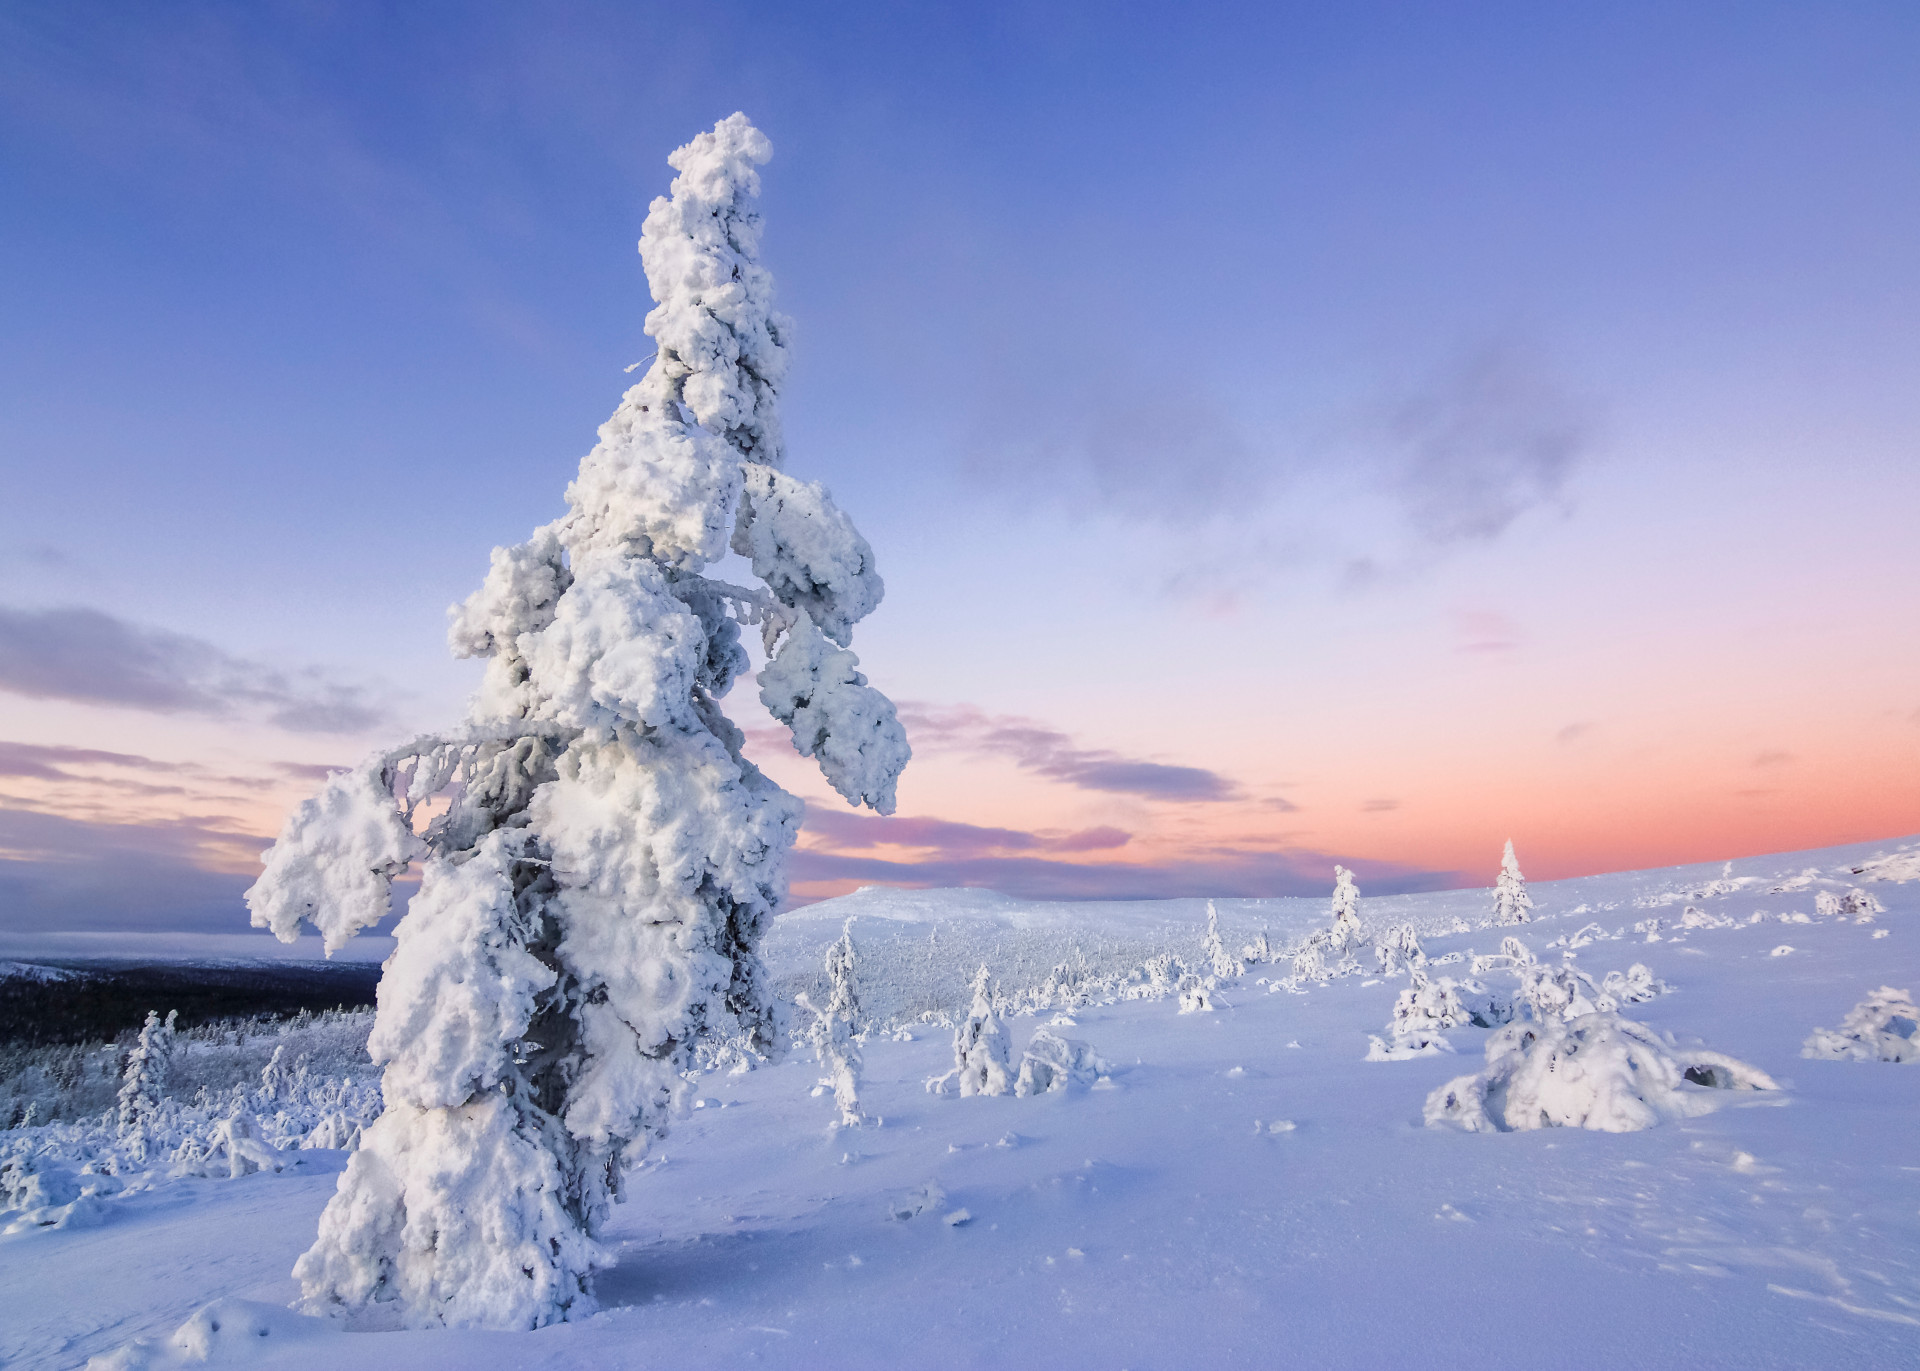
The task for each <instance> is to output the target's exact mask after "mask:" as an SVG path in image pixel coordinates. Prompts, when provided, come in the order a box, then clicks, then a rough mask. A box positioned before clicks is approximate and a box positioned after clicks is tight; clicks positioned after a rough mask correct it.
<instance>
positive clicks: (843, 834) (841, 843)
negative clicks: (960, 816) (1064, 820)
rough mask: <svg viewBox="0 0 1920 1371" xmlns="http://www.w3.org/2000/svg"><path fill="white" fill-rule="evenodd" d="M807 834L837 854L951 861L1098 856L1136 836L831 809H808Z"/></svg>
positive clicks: (1123, 832) (1100, 830)
mask: <svg viewBox="0 0 1920 1371" xmlns="http://www.w3.org/2000/svg"><path fill="white" fill-rule="evenodd" d="M805 831H806V832H807V834H809V835H811V836H812V837H815V838H819V839H821V840H823V841H824V842H825V844H826V846H827V847H828V848H831V849H833V850H835V851H840V852H846V851H849V850H863V849H872V848H878V847H901V848H911V849H920V850H929V851H933V852H937V853H939V854H941V855H942V856H943V857H948V858H962V857H976V856H980V855H983V854H986V853H989V852H1003V853H1004V852H1062V853H1066V852H1098V851H1105V850H1109V849H1112V848H1117V847H1125V846H1126V845H1127V843H1129V842H1130V841H1132V838H1133V835H1132V834H1131V833H1128V832H1127V831H1126V830H1124V829H1119V828H1112V827H1101V828H1087V829H1080V830H1078V831H1076V832H1071V833H1063V832H1053V833H1028V832H1025V831H1024V830H1021V829H1016V828H987V827H982V826H980V825H977V824H963V823H956V822H954V821H952V820H950V819H927V818H920V819H903V818H894V819H882V818H877V817H875V816H873V815H869V814H856V813H851V812H848V811H846V810H841V809H835V808H831V807H829V806H826V805H820V806H816V807H811V808H809V809H808V810H807V817H806V825H805Z"/></svg>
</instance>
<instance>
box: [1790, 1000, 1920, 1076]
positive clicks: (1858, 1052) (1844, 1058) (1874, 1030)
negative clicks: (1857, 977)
mask: <svg viewBox="0 0 1920 1371" xmlns="http://www.w3.org/2000/svg"><path fill="white" fill-rule="evenodd" d="M1800 1055H1801V1056H1803V1057H1814V1058H1818V1059H1822V1060H1826V1061H1835V1062H1911V1061H1920V1009H1916V1008H1915V1007H1914V1003H1913V996H1912V995H1911V994H1910V993H1909V992H1907V991H1905V990H1895V989H1894V988H1893V987H1892V986H1890V985H1883V986H1881V987H1880V988H1879V989H1878V990H1875V991H1871V992H1870V993H1869V994H1868V995H1867V998H1866V999H1864V1000H1862V1001H1860V1003H1859V1004H1857V1005H1855V1006H1854V1007H1853V1008H1852V1009H1851V1010H1849V1011H1848V1012H1847V1016H1846V1017H1845V1018H1844V1019H1842V1020H1840V1027H1838V1028H1816V1029H1814V1030H1813V1035H1812V1036H1811V1037H1809V1038H1808V1039H1807V1042H1806V1046H1804V1047H1802V1048H1801V1049H1800Z"/></svg>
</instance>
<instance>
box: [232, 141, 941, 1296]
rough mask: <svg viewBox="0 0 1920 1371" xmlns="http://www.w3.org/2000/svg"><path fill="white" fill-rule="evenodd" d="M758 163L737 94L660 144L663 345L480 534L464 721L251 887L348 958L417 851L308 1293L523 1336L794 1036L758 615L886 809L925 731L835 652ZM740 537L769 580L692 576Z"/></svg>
mask: <svg viewBox="0 0 1920 1371" xmlns="http://www.w3.org/2000/svg"><path fill="white" fill-rule="evenodd" d="M770 153H771V149H770V147H769V145H768V143H767V140H766V139H765V137H763V136H762V135H761V134H760V132H759V131H758V130H757V129H755V128H754V127H753V126H752V125H751V124H750V123H748V121H747V120H746V118H745V116H743V115H738V114H736V115H733V116H731V117H729V118H727V119H723V120H721V121H720V123H719V124H717V125H716V126H715V127H714V129H713V130H712V132H710V133H704V134H702V135H700V136H699V137H698V138H696V139H695V140H694V141H693V142H692V143H690V144H688V145H687V146H686V147H684V148H681V149H680V150H679V151H677V152H675V153H674V154H673V156H672V157H670V158H669V159H668V160H669V161H670V163H671V164H672V166H673V167H674V169H675V171H676V172H678V173H679V174H678V176H677V177H676V178H675V180H674V182H673V186H672V193H671V195H670V196H666V197H662V198H659V199H656V200H655V201H654V202H653V204H652V206H651V208H650V210H649V212H648V215H647V219H646V224H645V227H644V230H643V233H642V237H641V243H640V253H641V258H642V261H643V263H644V265H645V268H646V272H647V279H648V282H649V284H650V286H651V287H652V290H653V294H654V298H655V300H656V301H657V302H658V304H657V307H656V308H655V309H654V310H653V311H652V313H650V314H649V315H648V316H647V321H646V331H647V333H648V334H649V335H650V336H651V337H652V338H653V339H654V340H655V341H656V343H657V344H658V353H657V355H656V357H655V359H654V361H653V364H652V366H651V367H650V368H649V369H648V370H647V372H646V374H645V376H644V377H643V378H642V379H641V381H640V382H639V384H638V385H636V386H634V387H633V388H632V389H631V390H629V391H628V392H627V393H626V395H625V396H624V397H623V398H622V400H621V402H620V405H619V408H618V409H617V410H616V411H615V413H614V415H613V417H612V418H611V419H609V420H608V421H607V423H606V424H604V425H603V426H602V427H601V429H600V432H599V442H598V443H597V444H596V446H595V447H594V448H593V450H592V451H591V452H589V453H588V454H587V456H586V457H585V458H584V459H583V460H582V461H581V464H580V470H579V474H578V476H577V478H576V479H575V480H574V482H573V483H572V485H571V486H569V487H568V490H567V503H568V512H567V513H566V514H565V515H563V516H562V517H561V518H560V519H558V520H556V521H555V522H553V523H551V524H548V525H546V526H545V527H543V528H540V529H538V530H536V531H535V532H534V534H533V536H532V537H531V538H530V539H529V540H528V541H527V542H525V543H522V544H520V545H519V546H517V547H511V548H500V549H496V550H495V552H494V554H493V558H492V564H491V567H490V569H489V571H488V573H487V576H486V579H485V581H484V583H483V584H482V585H481V587H480V589H479V590H478V591H476V592H475V593H474V595H473V596H472V597H470V598H469V599H468V600H467V601H466V602H465V603H464V604H462V605H460V606H458V607H457V608H456V609H455V610H453V611H452V622H451V624H450V628H449V633H448V641H449V644H450V646H451V647H452V649H453V651H454V652H455V653H456V654H457V655H460V656H469V657H482V658H485V659H486V660H487V668H486V674H485V677H484V678H483V683H482V685H481V687H480V690H479V692H478V693H477V694H476V696H475V697H474V700H473V703H472V706H471V709H470V713H469V717H468V719H467V722H466V723H465V725H464V726H463V727H461V728H459V729H457V730H455V731H453V732H451V733H448V734H443V735H435V736H428V737H424V738H421V739H418V740H416V741H415V742H412V743H409V744H407V745H406V746H404V747H400V748H396V749H393V750H392V751H389V752H385V753H381V754H378V755H376V756H374V757H372V758H370V759H368V760H367V761H366V762H364V763H362V764H361V765H360V766H358V767H356V768H354V769H353V770H351V771H347V772H342V773H338V774H336V775H335V776H334V777H333V778H332V779H330V780H329V781H328V783H327V785H326V786H325V788H324V789H323V790H322V792H321V794H320V795H319V796H318V797H316V798H315V799H313V800H311V801H308V802H307V803H306V804H305V805H304V806H302V808H301V809H300V810H299V811H298V812H297V813H296V814H294V815H293V816H292V818H291V819H289V821H288V823H287V825H286V827H285V829H284V830H283V831H282V833H281V836H280V839H279V841H278V842H277V843H276V844H275V846H274V847H273V849H272V850H271V851H270V852H268V853H267V854H266V857H265V859H264V861H265V871H264V873H263V875H262V876H261V879H260V880H259V881H258V882H257V883H256V884H255V886H254V887H253V889H252V890H251V891H250V892H249V893H248V902H249V904H250V905H251V907H252V911H253V919H254V922H255V923H256V924H258V925H260V926H263V927H268V928H271V929H272V930H273V931H274V932H275V933H276V934H277V935H278V936H280V937H282V938H285V939H291V938H293V937H295V936H296V935H297V934H298V931H299V925H300V924H301V923H303V922H309V923H312V924H313V925H314V926H315V927H316V928H318V929H319V931H320V932H321V934H322V935H323V937H324V939H325V941H326V945H327V946H328V948H329V949H333V948H337V947H339V946H340V945H341V944H342V943H343V942H344V941H345V940H346V939H347V938H349V937H351V936H353V934H355V933H356V932H358V931H359V930H360V929H362V928H365V927H367V926H369V925H371V924H373V923H375V922H377V921H378V920H379V919H380V918H382V917H383V916H384V915H385V914H386V913H387V910H388V907H389V890H390V884H391V881H392V878H393V877H394V876H395V875H396V874H398V873H399V872H400V871H402V870H403V869H405V868H406V867H407V865H408V864H410V863H414V862H418V863H420V864H421V881H420V887H419V891H418V893H417V894H416V895H415V896H414V897H413V901H412V904H411V907H410V909H409V911H408V913H407V916H406V918H405V919H404V920H402V922H401V924H400V926H399V928H398V930H397V931H396V935H395V936H396V940H397V946H396V948H395V950H394V953H393V955H392V957H391V959H390V960H389V961H388V963H387V967H386V972H385V975H384V977H383V979H382V981H381V984H380V991H379V1010H378V1015H377V1019H376V1022H375V1026H374V1030H373V1034H372V1037H371V1040H370V1044H369V1047H370V1051H371V1052H372V1054H373V1057H374V1059H375V1060H376V1061H377V1062H378V1063H380V1064H381V1065H382V1066H383V1067H384V1068H385V1076H384V1090H385V1095H386V1112H385V1114H383V1115H382V1116H381V1118H380V1119H379V1120H378V1122H376V1123H375V1124H374V1125H373V1126H371V1127H369V1128H367V1129H366V1130H365V1131H364V1132H363V1134H362V1136H361V1146H360V1148H359V1150H358V1151H356V1152H355V1153H354V1155H353V1159H352V1161H351V1162H350V1164H349V1166H348V1168H347V1171H346V1174H345V1176H344V1177H343V1178H342V1181H341V1184H340V1188H339V1192H338V1193H337V1194H336V1195H335V1197H334V1199H333V1201H332V1203H331V1204H330V1205H329V1206H328V1208H327V1211H326V1213H325V1214H324V1215H323V1217H322V1219H321V1223H320V1233H319V1237H318V1240H317V1241H316V1243H315V1244H314V1246H313V1248H312V1249H311V1250H310V1251H309V1252H308V1253H307V1254H306V1255H305V1256H304V1257H302V1258H301V1260H300V1263H299V1264H298V1266H297V1267H296V1275H297V1276H298V1278H299V1280H300V1282H301V1286H302V1290H303V1292H304V1299H305V1304H306V1307H307V1308H308V1309H310V1310H312V1311H315V1312H328V1311H335V1312H339V1313H341V1314H344V1315H345V1316H346V1317H347V1318H348V1319H349V1321H354V1320H365V1321H371V1322H379V1323H397V1324H402V1325H431V1324H441V1323H446V1324H473V1325H487V1326H496V1327H520V1328H526V1327H537V1326H539V1325H542V1324H547V1323H551V1322H553V1321H555V1320H559V1319H565V1318H568V1317H572V1316H574V1315H576V1314H579V1313H582V1312H584V1311H586V1310H588V1309H590V1308H591V1307H592V1300H591V1295H590V1281H591V1275H592V1271H593V1268H594V1265H595V1263H596V1261H598V1260H599V1257H598V1251H599V1249H598V1248H597V1246H596V1245H595V1243H594V1242H593V1240H592V1236H591V1235H592V1234H593V1232H594V1231H595V1230H597V1229H598V1228H599V1226H600V1224H601V1223H602V1222H603V1220H604V1219H605V1217H606V1214H607V1212H608V1209H609V1207H610V1205H611V1204H612V1203H613V1202H614V1201H615V1200H616V1199H617V1198H618V1197H619V1194H620V1188H621V1184H622V1181H621V1177H622V1176H623V1174H624V1172H625V1171H626V1170H627V1168H628V1167H629V1166H630V1165H632V1164H633V1163H634V1161H635V1160H636V1159H637V1158H638V1157H639V1156H640V1155H641V1154H642V1153H643V1152H644V1151H645V1149H646V1147H647V1145H648V1142H649V1139H650V1138H653V1137H657V1136H659V1135H660V1134H661V1133H663V1132H664V1130H665V1128H666V1126H667V1123H668V1120H669V1119H670V1117H671V1115H672V1113H673V1111H674V1107H675V1103H676V1101H677V1100H678V1098H679V1097H680V1096H681V1094H682V1092H683V1090H684V1087H685V1081H684V1080H683V1073H684V1072H685V1071H687V1070H688V1069H690V1068H691V1067H693V1066H694V1065H695V1064H696V1063H697V1062H698V1060H699V1055H698V1054H699V1050H700V1046H701V1044H703V1043H712V1042H715V1041H720V1042H735V1043H745V1044H748V1045H750V1046H751V1048H752V1049H753V1050H754V1051H756V1052H759V1053H763V1054H768V1055H771V1054H773V1053H774V1052H776V1051H777V1050H778V1047H779V1042H778V1035H777V1014H776V1008H775V1002H774V999H773V996H772V994H771V993H770V991H769V988H768V986H767V983H766V981H767V978H766V975H765V970H764V967H763V965H762V962H761V960H760V957H759V955H758V952H757V948H758V945H759V942H760V939H761V936H762V934H763V932H764V930H765V927H766V925H767V922H768V921H769V919H770V918H771V916H772V914H773V911H774V909H775V908H776V907H777V906H778V905H779V902H780V901H781V899H782V898H784V896H785V893H786V856H787V852H788V850H789V849H790V848H791V847H792V845H793V842H794V838H795V835H796V833H797V831H798V827H799V823H800V818H801V808H800V805H799V804H798V802H797V801H795V800H794V799H793V798H792V797H791V796H789V795H788V794H787V793H786V792H785V791H783V790H782V789H781V788H780V787H779V786H777V785H775V784H774V783H773V782H772V781H771V780H769V779H768V778H767V777H766V776H765V775H764V774H763V773H762V772H761V771H760V770H759V768H758V767H756V766H755V765H753V763H752V762H750V761H749V760H748V759H747V758H746V756H745V754H744V752H743V747H744V744H745V741H746V740H745V735H744V734H743V733H742V732H741V730H740V729H739V728H737V727H736V726H735V725H734V724H733V723H732V722H731V721H730V720H729V719H728V718H727V716H726V715H725V714H724V713H723V712H722V711H721V708H720V704H719V701H720V699H721V697H722V696H724V695H725V694H726V693H727V692H728V690H729V689H730V688H731V687H732V686H733V684H734V682H735V680H736V678H738V677H739V676H740V675H741V674H742V673H743V672H744V671H746V670H747V668H748V666H749V662H748V658H747V654H746V651H745V650H744V648H743V647H742V646H741V642H740V635H741V631H742V629H743V628H747V627H756V628H758V630H759V632H760V635H761V644H762V646H763V647H764V649H765V651H766V653H767V656H768V662H767V666H766V668H765V669H764V670H763V671H762V672H761V673H760V676H759V678H758V679H759V686H760V698H761V701H762V702H763V703H764V704H765V705H766V707H767V708H768V710H769V711H770V712H771V713H772V714H773V716H774V717H775V718H776V719H777V720H779V721H780V722H781V723H783V724H785V725H786V726H787V727H788V729H789V730H790V732H791V735H792V742H793V746H794V747H795V749H796V750H797V751H798V752H799V753H800V754H801V755H802V756H808V757H813V758H815V759H816V760H817V761H818V763H819V765H820V768H821V770H822V772H823V773H824V774H825V776H826V779H827V781H828V782H829V784H831V785H832V786H833V787H834V789H835V790H837V791H838V792H839V793H840V794H841V795H843V796H844V797H846V798H847V799H848V800H849V801H850V802H854V803H864V804H867V805H869V806H870V807H872V808H873V809H875V810H877V811H879V812H881V813H889V812H891V811H892V808H893V802H894V784H895V778H896V777H897V776H898V774H899V772H900V770H901V768H902V767H903V766H904V765H905V763H906V761H907V757H908V748H907V742H906V736H905V733H904V731H903V730H902V729H901V726H900V724H899V721H898V719H897V718H896V716H895V712H894V708H893V706H892V704H891V703H889V702H888V700H887V699H886V697H885V696H883V695H881V694H880V693H879V692H878V691H876V690H874V689H872V688H871V687H869V686H868V685H867V682H866V678H865V677H864V676H863V675H862V674H861V673H860V671H859V670H858V660H857V659H856V658H855V657H854V655H853V653H852V652H850V651H848V650H847V644H848V643H849V641H850V638H851V632H852V626H853V624H854V623H855V622H856V621H857V620H859V619H860V618H861V617H862V616H864V615H865V614H866V613H867V612H868V611H870V610H871V609H872V608H873V607H874V606H875V605H876V604H877V603H878V602H879V599H880V596H881V591H882V585H881V582H880V578H879V577H878V575H877V574H875V571H874V567H873V559H872V552H871V549H870V548H869V547H868V546H867V544H866V542H865V540H864V539H862V538H860V536H859V535H858V533H857V532H855V530H854V529H853V526H852V524H851V523H850V522H849V521H848V520H847V518H846V516H845V515H844V514H842V513H841V512H840V511H839V510H838V509H837V508H835V506H834V505H833V502H832V500H831V499H830V498H829V496H828V495H827V492H826V491H825V490H824V489H823V488H821V487H820V486H818V485H807V484H803V483H802V482H799V481H797V480H795V479H794V478H792V477H790V476H788V475H786V474H785V473H784V472H783V471H781V470H780V464H781V461H782V456H783V454H782V445H781V436H780V423H779V415H778V398H779V389H780V386H781V383H782V381H783V379H784V377H785V374H786V367H787V347H786V334H787V331H788V328H789V324H788V321H787V320H786V319H785V318H784V317H783V316H781V315H780V314H778V313H776V312H775V311H774V309H773V305H772V293H773V283H772V278H771V276H770V275H769V273H768V272H767V270H766V268H765V267H764V266H762V265H761V263H760V260H759V238H760V226H761V225H760V216H759V214H758V212H757V211H756V210H755V209H754V208H753V201H754V199H755V197H756V196H757V195H758V193H759V173H758V171H757V167H758V165H759V164H761V163H763V162H765V161H766V160H767V158H768V157H769V156H770ZM729 547H731V548H732V550H733V551H735V552H737V553H739V554H740V555H741V556H743V557H746V558H747V559H748V560H749V562H750V564H751V567H752V571H753V574H754V576H755V577H756V578H757V579H758V580H759V581H760V582H761V583H762V584H761V586H759V587H755V588H741V587H738V586H733V585H729V584H727V583H725V582H723V581H719V580H714V579H711V578H709V577H708V576H706V575H705V574H704V571H705V569H706V568H707V567H709V566H710V565H711V564H712V563H713V562H715V561H716V560H717V559H718V558H720V557H721V556H723V555H724V554H725V553H726V552H727V550H728V549H729ZM439 802H444V808H440V807H439ZM429 815H432V816H433V817H431V818H429Z"/></svg>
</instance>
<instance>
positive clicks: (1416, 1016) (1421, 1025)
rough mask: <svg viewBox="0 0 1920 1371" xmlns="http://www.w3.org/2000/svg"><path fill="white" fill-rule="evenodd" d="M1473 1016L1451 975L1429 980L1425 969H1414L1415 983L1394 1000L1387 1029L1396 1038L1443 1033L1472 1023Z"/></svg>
mask: <svg viewBox="0 0 1920 1371" xmlns="http://www.w3.org/2000/svg"><path fill="white" fill-rule="evenodd" d="M1472 1018H1473V1015H1472V1013H1471V1011H1469V1010H1468V1008H1467V1006H1466V1005H1465V1003H1463V1002H1462V1001H1461V998H1460V995H1459V992H1458V990H1457V989H1456V988H1455V985H1454V981H1453V978H1452V977H1450V976H1442V977H1440V978H1439V979H1438V980H1429V979H1428V978H1427V975H1426V973H1425V972H1422V971H1415V972H1414V973H1413V983H1412V984H1411V985H1409V986H1408V987H1407V988H1406V989H1405V990H1402V991H1401V992H1400V994H1399V995H1398V996H1397V997H1396V998H1395V999H1394V1002H1393V1016H1392V1017H1391V1018H1390V1019H1388V1020H1387V1032H1389V1033H1390V1034H1392V1035H1393V1036H1394V1037H1396V1038H1407V1037H1413V1036H1415V1035H1423V1034H1434V1033H1444V1032H1446V1031H1447V1030H1448V1029H1449V1028H1458V1027H1460V1026H1461V1025H1462V1024H1465V1023H1468V1022H1471V1020H1472Z"/></svg>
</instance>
